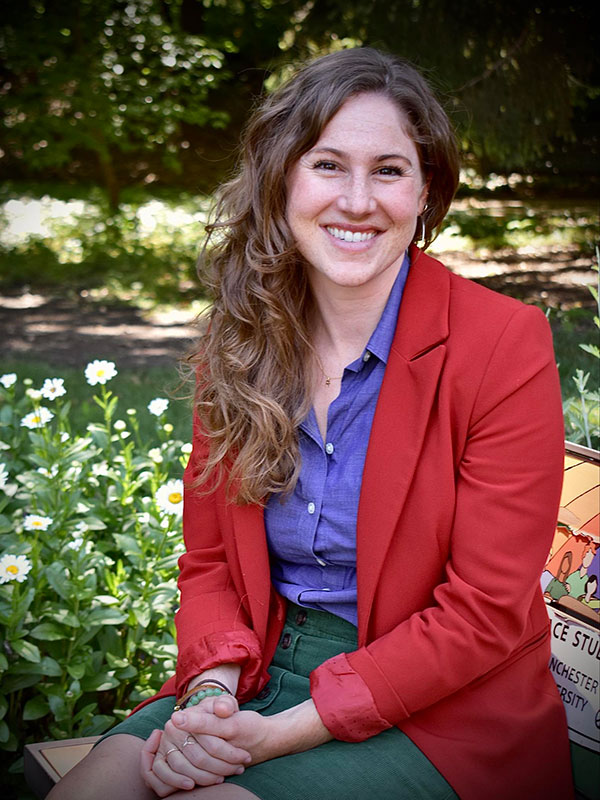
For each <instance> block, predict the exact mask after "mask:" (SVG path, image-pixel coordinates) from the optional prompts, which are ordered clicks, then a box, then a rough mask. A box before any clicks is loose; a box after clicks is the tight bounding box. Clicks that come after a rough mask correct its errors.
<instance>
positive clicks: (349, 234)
mask: <svg viewBox="0 0 600 800" xmlns="http://www.w3.org/2000/svg"><path fill="white" fill-rule="evenodd" d="M327 231H328V232H329V233H330V234H331V235H332V236H335V238H336V239H342V240H343V241H345V242H367V241H368V240H369V239H372V238H373V237H374V236H375V231H369V232H368V233H366V232H362V231H346V230H344V229H343V228H330V227H328V228H327Z"/></svg>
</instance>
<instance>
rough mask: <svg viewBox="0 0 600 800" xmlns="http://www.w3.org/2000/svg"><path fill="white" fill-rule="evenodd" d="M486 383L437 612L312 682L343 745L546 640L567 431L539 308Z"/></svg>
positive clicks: (465, 458) (462, 466)
mask: <svg viewBox="0 0 600 800" xmlns="http://www.w3.org/2000/svg"><path fill="white" fill-rule="evenodd" d="M482 375H483V377H482V379H481V381H480V384H479V387H478V390H477V392H476V395H475V401H474V403H473V405H472V413H471V416H470V422H469V427H468V435H467V440H466V443H465V446H464V451H463V453H462V458H461V459H460V463H459V467H458V471H457V475H456V495H455V497H456V500H455V513H454V522H453V527H452V530H451V539H450V557H449V560H448V562H447V565H446V575H445V580H444V582H442V583H440V584H439V585H438V586H437V587H436V588H435V590H434V593H433V597H434V603H433V604H432V605H431V606H430V607H428V608H425V609H423V610H422V611H421V612H418V613H415V614H413V615H412V616H410V617H409V618H408V619H407V620H405V621H404V622H402V623H401V624H400V625H398V626H397V627H396V628H394V629H393V630H392V631H390V632H389V633H388V634H386V635H385V636H382V637H380V638H378V639H376V640H375V641H373V642H371V643H370V644H368V645H367V646H365V647H362V648H359V649H358V650H356V651H354V652H352V653H348V654H342V655H340V656H336V657H335V658H333V659H330V660H329V661H326V662H325V663H324V664H322V665H321V666H320V667H318V668H317V669H316V670H315V671H314V672H313V673H312V675H311V694H312V697H313V699H314V702H315V704H316V707H317V709H318V711H319V714H320V716H321V719H322V720H323V722H324V724H325V725H326V727H327V728H328V729H329V730H330V732H331V733H332V734H333V735H334V736H335V737H336V738H338V739H342V740H346V741H361V740H362V739H365V738H368V737H369V736H372V735H374V734H376V733H378V732H380V731H381V730H383V729H384V728H387V727H391V726H392V725H397V724H399V723H401V722H402V720H404V719H407V718H408V717H409V716H410V715H411V714H414V713H415V712H417V711H419V710H421V709H423V708H426V707H428V706H430V705H432V704H434V703H436V702H437V701H440V700H442V699H443V698H445V697H448V696H450V695H452V694H453V693H455V692H457V691H459V690H460V689H462V688H463V687H465V686H467V685H468V684H470V683H472V682H474V681H476V680H477V679H478V678H480V677H482V676H484V675H486V673H489V672H490V671H492V670H494V669H495V668H501V667H502V665H503V663H505V662H506V661H507V660H508V659H509V658H510V657H511V656H514V655H515V652H516V651H518V652H520V650H521V649H522V648H524V647H526V646H527V643H528V638H535V636H538V637H539V635H540V631H539V630H538V631H530V630H529V628H530V627H531V621H530V618H529V615H530V610H531V606H532V602H533V601H534V595H535V593H536V592H539V576H540V574H541V572H542V569H543V566H544V563H545V560H546V558H547V555H548V552H549V548H550V545H551V542H552V537H553V534H554V530H555V525H556V517H557V511H558V503H559V498H560V490H561V484H562V475H563V461H564V432H563V423H562V406H561V399H560V385H559V382H558V375H557V369H556V364H555V361H554V352H553V348H552V338H551V333H550V329H549V325H548V323H547V321H546V319H545V318H544V315H543V314H542V313H541V312H540V311H539V310H538V309H536V308H533V307H528V306H521V307H520V309H519V310H518V311H516V312H515V313H514V314H513V315H512V317H511V318H510V319H509V321H508V323H507V324H506V326H505V328H504V330H503V332H502V334H501V336H500V337H499V339H498V341H497V342H496V345H495V347H494V348H493V350H492V353H491V357H490V358H489V361H488V363H487V366H486V367H485V369H484V370H483V372H482ZM540 602H541V601H540ZM529 643H531V642H529Z"/></svg>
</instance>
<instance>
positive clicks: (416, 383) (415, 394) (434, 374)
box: [356, 248, 450, 646]
mask: <svg viewBox="0 0 600 800" xmlns="http://www.w3.org/2000/svg"><path fill="white" fill-rule="evenodd" d="M449 295H450V277H449V275H448V272H447V271H446V268H445V267H443V266H442V265H441V264H440V263H439V262H437V261H435V260H434V259H432V258H430V257H429V256H426V255H425V254H424V253H421V252H420V251H419V250H417V249H416V248H414V249H412V251H411V268H410V271H409V276H408V280H407V282H406V287H405V289H404V296H403V298H402V304H401V306H400V314H399V317H398V325H397V328H396V333H395V335H394V341H393V343H392V347H391V350H390V356H389V359H388V363H387V367H386V371H385V377H384V379H383V384H382V386H381V391H380V394H379V400H378V402H377V408H376V411H375V417H374V419H373V426H372V428H371V436H370V440H369V448H368V450H367V457H366V460H365V468H364V472H363V481H362V488H361V497H360V503H359V509H358V521H357V543H356V546H357V575H358V631H359V642H358V643H359V646H362V645H364V644H366V637H367V629H368V621H369V616H370V611H371V607H372V604H373V598H374V595H375V591H376V588H377V583H378V580H379V576H380V573H381V570H382V568H383V564H384V562H385V557H386V553H387V550H388V548H389V545H390V542H391V538H392V536H393V534H394V530H395V528H396V525H397V522H398V518H399V516H400V513H401V511H402V507H403V505H404V502H405V500H406V496H407V492H408V488H409V486H410V485H411V481H412V477H413V473H414V471H415V469H416V467H417V463H418V460H419V454H420V452H421V447H422V444H423V439H424V436H425V433H426V430H427V422H428V419H429V414H430V410H431V406H432V403H433V401H434V399H435V396H436V389H437V385H438V380H439V375H440V372H441V369H442V366H443V363H444V359H445V354H446V348H445V346H444V342H445V340H446V339H447V338H448V332H449V326H448V310H449Z"/></svg>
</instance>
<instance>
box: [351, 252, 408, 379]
mask: <svg viewBox="0 0 600 800" xmlns="http://www.w3.org/2000/svg"><path fill="white" fill-rule="evenodd" d="M409 266H410V259H409V257H408V251H407V252H406V253H405V254H404V260H403V261H402V266H401V267H400V270H399V272H398V274H397V276H396V280H395V281H394V285H393V286H392V290H391V292H390V294H389V297H388V299H387V302H386V304H385V308H384V309H383V313H382V314H381V317H380V318H379V322H378V323H377V327H376V328H375V330H374V331H373V333H372V334H371V338H370V339H369V341H368V342H367V346H366V347H365V351H364V353H363V356H362V358H363V359H364V356H365V353H367V351H368V352H369V353H371V354H372V355H374V356H377V358H378V359H379V360H380V361H382V362H383V363H384V364H387V360H388V357H389V355H390V349H391V347H392V342H393V340H394V334H395V332H396V324H397V322H398V314H399V312H400V302H401V300H402V294H403V292H404V285H405V284H406V278H407V277H408V268H409Z"/></svg>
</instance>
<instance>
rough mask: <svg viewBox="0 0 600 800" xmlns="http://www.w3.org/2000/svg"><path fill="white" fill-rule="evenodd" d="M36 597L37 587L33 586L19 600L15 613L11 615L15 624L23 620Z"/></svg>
mask: <svg viewBox="0 0 600 800" xmlns="http://www.w3.org/2000/svg"><path fill="white" fill-rule="evenodd" d="M34 597H35V587H34V586H32V587H31V588H30V589H28V590H27V591H26V592H25V594H24V595H23V596H22V597H20V598H19V601H18V603H17V604H16V606H15V608H14V610H13V613H12V614H11V618H12V620H13V623H19V622H21V621H22V620H23V618H24V617H25V614H26V613H27V611H28V610H29V606H30V605H31V603H32V602H33V598H34Z"/></svg>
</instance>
